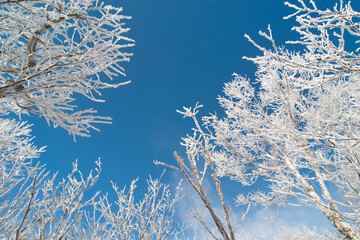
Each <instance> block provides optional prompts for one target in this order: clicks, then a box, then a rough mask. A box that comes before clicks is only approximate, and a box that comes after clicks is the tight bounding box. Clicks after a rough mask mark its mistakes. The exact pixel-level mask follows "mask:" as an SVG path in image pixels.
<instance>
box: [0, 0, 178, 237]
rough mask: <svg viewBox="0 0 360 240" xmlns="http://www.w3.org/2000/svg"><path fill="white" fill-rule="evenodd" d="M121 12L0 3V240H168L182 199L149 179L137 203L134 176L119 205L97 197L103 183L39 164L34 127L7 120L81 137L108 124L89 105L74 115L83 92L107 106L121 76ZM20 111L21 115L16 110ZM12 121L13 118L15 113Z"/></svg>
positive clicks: (68, 3)
mask: <svg viewBox="0 0 360 240" xmlns="http://www.w3.org/2000/svg"><path fill="white" fill-rule="evenodd" d="M121 12H122V9H121V8H116V7H112V6H109V5H104V4H103V3H100V2H99V1H97V0H0V238H1V239H17V240H18V239H144V240H145V239H159V240H160V239H167V238H168V237H169V236H171V235H176V234H177V231H176V230H175V229H174V228H173V222H174V204H175V203H176V202H177V201H178V200H179V199H180V197H181V196H180V190H181V187H180V185H179V186H178V188H177V189H176V191H175V194H173V195H172V194H170V191H169V186H168V185H164V184H162V183H160V181H159V180H157V179H152V178H150V179H149V180H148V189H147V191H146V193H145V195H144V197H143V198H141V199H140V200H136V199H135V198H134V191H135V188H136V185H135V184H136V180H134V181H133V182H132V183H131V185H130V187H129V188H128V190H126V189H125V188H123V189H119V187H118V186H117V185H116V184H113V188H114V190H115V193H116V197H115V200H116V201H115V202H114V201H111V200H110V197H108V195H103V196H101V195H100V192H97V193H95V194H94V195H91V194H90V193H89V191H88V190H89V189H90V188H92V187H93V186H94V185H95V183H96V182H97V180H98V178H99V174H100V171H101V163H100V161H97V162H96V165H97V167H96V168H95V170H96V172H95V174H94V173H93V172H90V173H89V175H88V176H87V177H85V176H83V175H82V173H81V172H80V171H79V170H78V167H77V163H74V164H73V170H72V171H71V172H70V173H69V174H68V176H67V177H66V178H65V179H62V180H61V181H59V180H58V179H57V177H56V174H52V175H51V174H50V172H49V171H47V170H46V169H45V167H44V166H43V165H41V164H40V163H39V162H38V161H37V160H36V158H38V157H39V154H40V153H41V152H43V151H44V148H37V147H36V146H34V144H33V143H32V137H31V136H30V125H29V124H26V123H25V122H19V121H17V120H15V119H10V117H11V116H12V115H11V114H13V115H15V114H17V115H21V114H24V113H35V114H38V115H39V116H42V117H44V118H45V119H46V120H47V122H48V123H50V122H52V123H53V124H54V126H60V127H62V128H64V129H66V130H67V131H68V132H69V133H70V134H72V135H73V136H74V138H75V136H77V135H78V136H89V130H90V129H96V128H95V127H94V126H93V124H94V123H108V122H109V121H110V120H111V119H110V118H108V117H99V116H96V115H95V113H96V111H94V110H92V109H88V110H82V111H75V107H76V106H75V105H73V104H72V102H73V101H74V100H75V98H76V97H78V96H80V95H82V96H85V97H87V98H88V99H90V100H93V101H101V100H99V99H98V98H97V96H96V95H100V92H99V90H101V89H104V88H115V87H118V86H120V85H123V84H126V83H128V82H123V83H111V82H108V81H105V80H104V78H105V79H106V77H107V78H109V79H110V80H112V78H113V77H114V76H117V75H119V74H120V75H124V69H123V67H122V66H121V65H120V63H121V62H123V61H129V56H130V55H131V54H130V53H127V52H126V48H128V47H131V46H132V45H133V41H132V40H131V39H129V38H127V37H126V36H124V33H126V32H127V31H128V28H125V27H124V20H126V19H129V17H127V16H123V15H121ZM14 113H15V114H14ZM13 117H15V116H13Z"/></svg>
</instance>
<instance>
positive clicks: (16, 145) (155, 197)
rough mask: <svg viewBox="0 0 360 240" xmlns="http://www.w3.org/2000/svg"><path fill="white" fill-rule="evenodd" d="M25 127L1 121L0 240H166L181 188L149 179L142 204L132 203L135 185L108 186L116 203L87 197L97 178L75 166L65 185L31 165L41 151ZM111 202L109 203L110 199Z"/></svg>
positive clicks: (174, 230) (41, 168)
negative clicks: (112, 190)
mask: <svg viewBox="0 0 360 240" xmlns="http://www.w3.org/2000/svg"><path fill="white" fill-rule="evenodd" d="M29 132H30V130H29V125H25V124H23V123H20V124H19V123H16V122H15V121H10V120H4V119H0V154H1V156H0V203H1V204H0V238H1V239H102V240H103V239H159V240H161V239H167V238H168V237H169V236H172V235H176V234H177V230H176V228H174V227H173V223H174V213H175V210H174V209H175V208H174V207H175V206H174V205H175V203H176V202H177V201H178V200H179V199H180V198H181V195H180V192H181V187H180V185H179V186H178V188H177V190H176V191H175V194H173V195H171V194H170V190H169V186H168V185H164V184H162V183H160V181H159V180H156V179H151V178H150V179H149V180H148V189H147V191H146V193H145V195H144V197H143V198H141V199H140V200H136V199H135V198H134V192H135V188H136V185H135V184H136V180H134V181H133V182H132V183H131V185H130V187H129V188H128V190H126V189H125V188H123V189H119V187H117V186H116V184H113V188H114V190H115V193H116V196H115V198H114V199H115V201H112V200H109V197H108V195H103V196H101V195H100V192H97V193H95V194H94V195H89V193H88V192H89V191H88V190H89V189H90V188H92V187H93V186H94V185H95V183H96V182H97V180H98V178H99V174H100V171H101V163H100V161H97V162H96V165H97V167H96V169H95V170H96V172H95V174H94V173H92V172H90V173H89V175H88V176H87V177H85V176H83V175H82V173H81V172H80V171H79V170H78V166H77V163H76V162H75V163H74V164H73V169H72V171H71V172H70V173H69V174H68V176H67V177H66V178H65V179H62V180H61V181H59V179H57V178H56V174H53V175H52V176H50V173H49V172H48V171H47V170H46V169H45V167H44V166H41V165H39V164H38V163H37V164H36V162H35V161H34V160H33V158H36V157H38V155H39V153H40V152H41V151H43V149H37V148H36V147H34V145H33V144H32V143H31V137H30V136H29ZM112 198H113V197H112Z"/></svg>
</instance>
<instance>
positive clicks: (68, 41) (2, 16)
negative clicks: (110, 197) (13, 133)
mask: <svg viewBox="0 0 360 240" xmlns="http://www.w3.org/2000/svg"><path fill="white" fill-rule="evenodd" d="M0 4H1V5H0V6H1V7H0V23H1V24H0V25H1V27H0V37H1V39H2V41H1V43H0V109H1V112H3V113H4V112H6V111H9V112H15V113H35V114H38V115H40V116H43V117H44V118H45V119H46V120H47V121H48V122H52V123H53V124H54V125H55V126H60V127H62V128H64V129H66V130H68V131H69V133H71V134H72V135H74V136H75V135H80V136H88V135H89V130H90V129H96V127H95V126H94V124H96V123H108V122H109V121H110V120H111V119H110V118H109V117H101V116H96V115H95V113H96V111H95V110H92V109H88V110H81V111H76V110H75V108H76V106H75V105H74V104H72V102H73V101H74V100H75V98H76V97H78V96H79V95H83V96H85V97H86V98H88V99H90V100H93V101H101V100H100V99H98V97H97V95H101V94H100V92H99V90H101V89H104V88H116V87H118V86H120V85H123V84H127V83H128V82H122V83H111V82H109V81H105V80H104V79H105V76H107V78H109V79H113V78H114V77H115V76H118V75H125V74H124V69H123V67H122V65H121V63H122V62H124V61H129V57H130V56H131V54H130V53H127V52H126V48H128V47H131V46H133V40H131V39H129V38H127V37H126V36H124V34H125V33H126V32H127V31H128V30H129V29H128V28H126V27H124V23H125V20H127V19H129V18H130V17H127V16H123V15H121V12H122V9H121V8H115V7H112V6H110V5H104V3H100V2H99V1H97V0H91V1H90V0H80V1H78V0H66V1H60V0H38V1H30V0H27V1H25V0H24V1H1V2H0Z"/></svg>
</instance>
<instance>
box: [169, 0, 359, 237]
mask: <svg viewBox="0 0 360 240" xmlns="http://www.w3.org/2000/svg"><path fill="white" fill-rule="evenodd" d="M285 4H286V5H288V6H289V7H291V8H292V9H295V13H294V14H291V15H290V16H288V17H286V19H287V18H291V17H296V21H297V23H298V24H299V25H298V26H294V27H293V29H294V30H295V31H296V32H298V33H299V34H300V38H299V40H297V41H289V42H288V44H296V45H297V46H296V48H295V49H297V50H298V51H294V50H292V51H290V50H287V49H286V48H285V47H278V46H277V45H276V43H275V41H274V39H273V36H272V32H271V29H270V27H269V28H268V33H264V32H260V35H261V36H263V37H265V38H266V39H267V40H269V41H270V43H271V44H272V49H267V48H265V47H262V46H261V45H259V44H257V43H256V42H255V41H254V40H253V39H251V38H250V37H249V36H247V35H245V36H246V37H247V38H248V39H249V41H250V42H251V43H252V44H253V45H254V46H255V47H257V48H258V49H259V50H261V51H262V53H263V55H262V56H258V57H255V58H248V57H245V59H247V60H250V61H252V62H254V63H255V64H256V65H257V68H258V69H257V72H256V77H257V78H256V81H255V82H251V81H250V80H249V79H247V78H244V77H241V76H240V75H237V74H234V79H233V80H232V81H231V82H229V83H226V84H225V88H224V93H225V96H224V97H219V102H220V105H221V106H222V107H223V108H224V109H225V116H224V117H218V116H216V115H210V116H207V117H203V118H202V120H203V124H204V125H203V126H202V125H201V124H199V123H198V120H197V119H196V114H197V110H196V108H197V107H196V108H195V109H194V110H191V108H185V112H182V114H183V115H184V116H186V117H191V118H192V119H193V120H194V122H195V128H194V136H193V137H187V138H185V139H184V145H185V146H186V149H187V153H188V159H189V163H190V166H191V168H185V166H184V164H183V162H182V161H180V160H179V159H180V158H179V157H177V156H176V159H177V162H178V165H179V167H180V169H177V170H179V171H180V172H183V173H184V175H185V176H186V178H187V179H188V181H189V182H190V184H191V185H192V186H193V188H194V189H195V190H196V192H198V194H199V196H200V197H201V198H203V197H202V194H203V193H202V192H201V191H200V190H198V189H199V187H198V185H197V184H193V182H194V180H193V179H190V178H189V177H188V174H187V173H186V172H192V171H193V172H194V170H193V169H194V166H195V169H196V171H198V170H197V169H198V168H197V166H196V160H197V159H196V157H194V156H198V155H199V152H201V155H202V156H203V157H204V158H206V164H205V167H207V166H210V169H211V172H212V175H213V176H214V177H213V178H214V181H215V182H216V179H218V177H222V176H229V177H230V178H231V179H232V180H235V181H238V182H239V183H240V184H241V185H242V186H251V185H253V184H254V183H256V182H257V181H258V180H261V181H266V182H267V183H268V185H267V189H266V191H261V190H259V191H254V192H251V193H250V194H246V195H244V194H240V195H238V197H237V200H236V203H237V204H238V205H244V204H253V205H263V206H273V205H280V206H283V205H294V206H310V207H313V208H315V209H317V210H319V211H321V212H322V213H323V214H324V215H325V216H326V217H327V219H328V220H329V221H330V222H331V223H332V225H333V226H334V227H335V228H336V229H337V230H338V231H339V233H340V234H341V235H342V236H343V237H344V238H346V239H359V225H360V194H359V191H360V156H359V152H360V144H359V143H360V118H359V116H360V99H359V96H360V82H359V79H360V78H359V77H360V57H359V54H358V51H359V48H358V46H359V41H360V40H359V37H360V13H359V12H356V11H354V10H353V9H352V8H351V6H350V3H347V4H344V3H343V1H340V3H339V4H337V5H335V7H334V8H333V10H325V11H323V10H320V9H318V8H317V6H316V4H315V2H314V1H313V0H310V3H305V2H304V1H302V0H298V4H291V3H288V2H286V3H285ZM300 48H302V49H301V50H299V49H300ZM200 169H201V168H200ZM196 171H195V172H196ZM195 176H196V175H195ZM195 182H196V181H195ZM198 182H200V183H201V181H199V180H198ZM218 185H219V184H217V186H218ZM218 192H219V191H218ZM219 196H221V194H220V195H219ZM204 202H205V201H204ZM223 206H224V204H223ZM224 210H225V209H224ZM225 213H226V211H225ZM225 215H226V214H225ZM215 219H216V218H214V220H215ZM219 231H220V232H221V229H220V228H219ZM222 236H223V238H224V239H229V237H225V235H222ZM309 236H310V235H309Z"/></svg>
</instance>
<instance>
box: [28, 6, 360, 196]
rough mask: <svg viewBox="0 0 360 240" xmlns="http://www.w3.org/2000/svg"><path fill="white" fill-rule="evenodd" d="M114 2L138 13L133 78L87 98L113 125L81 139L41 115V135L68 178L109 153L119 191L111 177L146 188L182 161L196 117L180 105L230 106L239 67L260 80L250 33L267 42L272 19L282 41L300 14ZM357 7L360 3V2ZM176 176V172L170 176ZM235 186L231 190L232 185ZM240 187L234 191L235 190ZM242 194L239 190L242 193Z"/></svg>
mask: <svg viewBox="0 0 360 240" xmlns="http://www.w3.org/2000/svg"><path fill="white" fill-rule="evenodd" d="M105 2H106V4H112V5H114V6H117V7H120V6H122V7H123V8H124V12H123V13H124V14H125V15H128V16H132V19H131V20H128V21H127V26H128V27H130V28H131V30H130V32H129V33H128V34H127V36H128V37H130V38H132V39H134V40H135V41H136V46H135V47H133V48H132V49H129V50H128V51H130V52H133V53H134V56H133V57H132V59H131V62H129V63H126V64H124V67H125V69H126V74H127V76H126V78H123V77H119V78H118V79H115V81H119V82H120V81H126V80H131V81H132V83H131V84H129V85H126V86H122V87H119V88H118V89H109V90H105V91H103V92H102V93H103V96H102V98H103V99H104V100H105V101H106V102H105V103H101V104H99V103H93V102H88V101H83V99H82V100H80V102H79V106H81V107H82V108H90V107H93V108H95V109H97V110H98V111H99V114H100V115H105V116H111V117H112V118H113V124H112V125H101V126H98V127H99V129H100V130H101V132H100V133H98V132H92V136H91V137H90V138H77V142H76V143H75V142H73V139H72V136H70V135H68V133H67V132H66V131H65V130H63V129H54V128H52V127H48V126H47V124H46V122H45V120H43V119H40V120H36V122H35V125H34V126H33V135H34V136H36V139H35V142H36V144H37V145H38V146H43V145H47V146H48V147H47V151H46V153H44V154H42V156H41V161H42V162H43V163H46V164H47V168H48V169H49V170H52V171H58V172H59V176H65V175H66V174H67V173H68V172H69V171H70V169H71V163H72V162H74V161H75V160H76V159H77V160H78V163H79V167H80V169H81V170H82V171H83V172H85V173H87V172H88V171H89V170H90V169H92V168H94V167H95V164H94V161H95V160H97V159H98V157H101V160H102V163H103V172H102V175H101V178H100V180H99V182H98V188H101V189H102V191H103V192H108V191H111V184H110V180H113V181H114V182H116V183H117V184H118V185H119V186H124V185H127V186H128V185H129V184H130V182H131V180H132V179H134V178H136V177H138V176H139V177H140V182H139V188H140V191H142V190H141V189H142V188H144V187H145V186H146V182H145V179H146V178H147V177H148V176H149V174H151V175H152V176H153V177H158V176H160V174H161V172H162V171H163V168H161V167H156V166H155V165H154V164H153V160H160V161H163V162H169V163H174V160H173V157H172V153H173V151H175V150H177V151H179V152H181V151H183V150H182V148H181V146H180V145H179V142H180V138H181V137H182V136H185V134H186V133H190V132H191V130H190V128H191V126H192V125H191V121H190V120H188V119H183V118H182V117H181V116H180V115H179V114H178V113H176V110H177V109H181V108H182V106H193V105H195V104H196V102H200V103H201V104H203V105H204V108H203V109H202V114H204V115H206V114H208V113H209V112H215V111H216V112H217V113H219V114H220V115H221V114H222V112H221V111H222V110H221V109H220V108H219V107H218V103H217V100H216V98H217V96H218V95H221V94H222V87H223V84H224V83H225V82H228V81H230V80H231V75H232V73H234V72H236V73H239V74H241V75H246V76H248V77H251V78H253V75H254V72H255V70H256V68H255V66H254V65H253V64H252V63H250V62H248V61H246V60H243V59H242V56H250V57H251V56H256V55H258V54H260V52H259V51H258V50H257V49H256V48H255V47H253V46H252V45H251V44H250V43H249V42H248V41H247V40H246V39H245V38H244V34H245V33H246V34H248V35H250V36H251V37H253V38H254V39H255V40H257V41H259V42H260V43H264V44H265V45H266V44H267V42H266V41H264V40H263V39H261V38H259V37H258V31H259V30H263V31H265V30H266V28H267V25H268V24H270V25H271V27H272V30H273V34H274V37H275V39H276V40H277V42H278V43H279V44H280V45H281V44H283V43H284V41H285V40H289V39H295V38H296V36H297V34H296V33H294V32H291V30H290V29H291V25H292V24H293V23H294V21H293V19H292V20H283V19H282V18H283V16H285V15H287V14H290V13H292V11H291V9H289V8H288V7H286V6H284V4H283V1H282V0H252V1H244V0H226V1H224V0H152V1H149V0H122V1H116V0H105ZM316 2H317V5H318V7H319V8H326V7H332V5H333V4H334V3H335V2H337V1H328V0H322V1H316ZM352 6H353V8H354V9H360V3H359V2H356V1H354V3H353V4H352ZM171 176H172V173H171V171H170V170H168V171H167V173H166V175H165V181H169V178H170V177H171ZM228 189H230V188H228ZM231 189H234V188H231ZM234 194H235V193H234Z"/></svg>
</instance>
